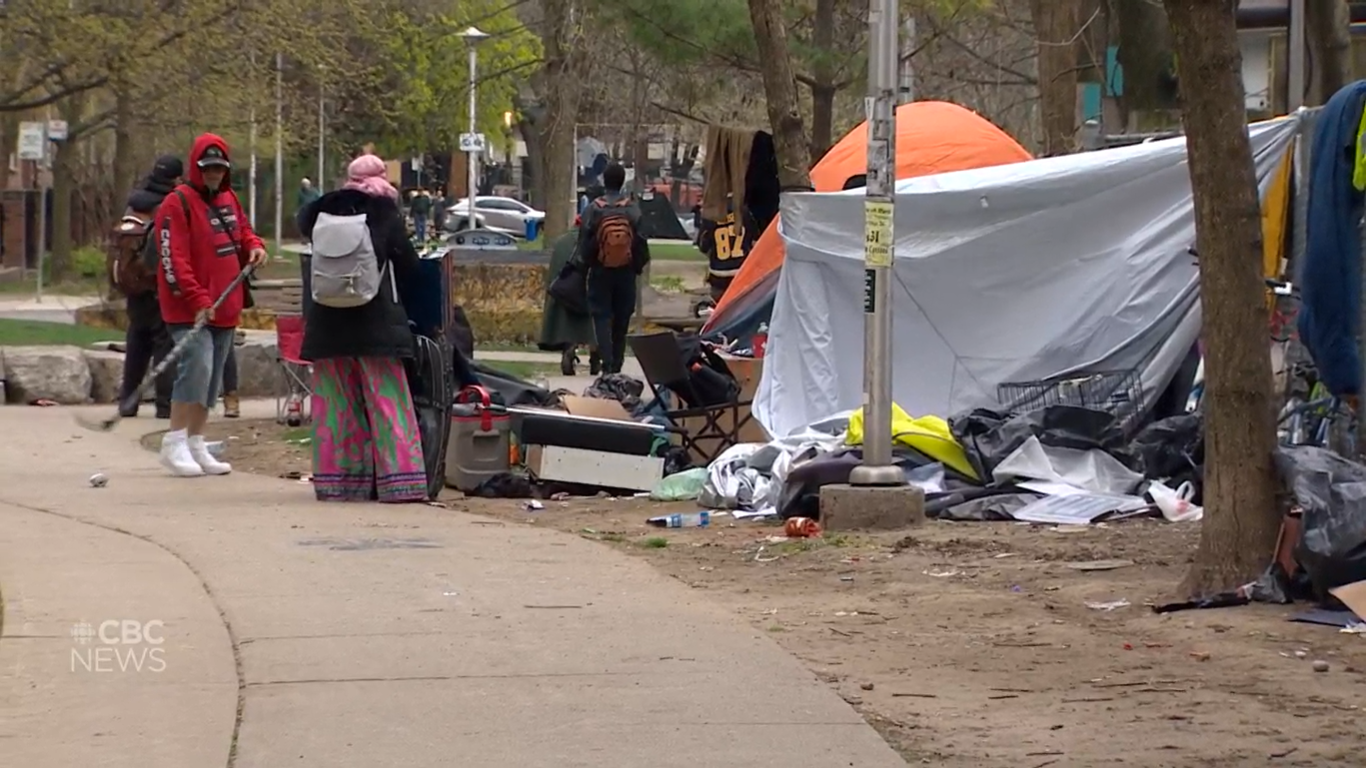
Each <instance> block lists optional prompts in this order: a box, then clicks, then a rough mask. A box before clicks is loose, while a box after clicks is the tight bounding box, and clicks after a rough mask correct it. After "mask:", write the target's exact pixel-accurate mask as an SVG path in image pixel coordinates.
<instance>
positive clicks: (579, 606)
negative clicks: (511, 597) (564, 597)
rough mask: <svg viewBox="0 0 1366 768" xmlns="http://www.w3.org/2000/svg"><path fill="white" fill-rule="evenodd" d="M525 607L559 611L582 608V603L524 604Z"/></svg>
mask: <svg viewBox="0 0 1366 768" xmlns="http://www.w3.org/2000/svg"><path fill="white" fill-rule="evenodd" d="M522 607H523V608H542V609H545V610H547V611H558V610H564V609H568V608H582V607H583V606H582V605H523V606H522Z"/></svg>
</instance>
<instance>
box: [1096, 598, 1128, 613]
mask: <svg viewBox="0 0 1366 768" xmlns="http://www.w3.org/2000/svg"><path fill="white" fill-rule="evenodd" d="M1086 607H1087V608H1090V609H1091V610H1093V611H1113V610H1115V609H1117V608H1128V607H1129V601H1128V600H1112V601H1110V602H1108V603H1090V602H1088V603H1087V604H1086Z"/></svg>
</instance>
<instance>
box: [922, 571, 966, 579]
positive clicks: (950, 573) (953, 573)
mask: <svg viewBox="0 0 1366 768" xmlns="http://www.w3.org/2000/svg"><path fill="white" fill-rule="evenodd" d="M921 573H922V574H924V575H926V576H933V577H934V578H936V579H947V578H948V577H950V576H957V575H958V574H960V573H962V571H937V570H936V571H921Z"/></svg>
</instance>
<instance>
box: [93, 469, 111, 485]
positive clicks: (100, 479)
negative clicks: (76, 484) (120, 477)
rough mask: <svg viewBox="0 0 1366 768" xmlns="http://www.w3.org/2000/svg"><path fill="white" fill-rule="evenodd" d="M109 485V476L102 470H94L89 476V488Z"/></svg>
mask: <svg viewBox="0 0 1366 768" xmlns="http://www.w3.org/2000/svg"><path fill="white" fill-rule="evenodd" d="M106 485H109V478H108V477H107V476H106V475H105V474H104V473H103V472H96V473H95V474H93V475H91V476H90V487H91V488H103V487H105V486H106Z"/></svg>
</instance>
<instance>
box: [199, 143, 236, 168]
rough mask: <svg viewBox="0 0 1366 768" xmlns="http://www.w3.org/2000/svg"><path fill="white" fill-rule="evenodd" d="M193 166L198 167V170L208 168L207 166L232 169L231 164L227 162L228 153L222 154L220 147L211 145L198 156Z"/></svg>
mask: <svg viewBox="0 0 1366 768" xmlns="http://www.w3.org/2000/svg"><path fill="white" fill-rule="evenodd" d="M195 165H198V166H199V167H200V168H208V167H209V166H214V165H216V166H219V167H221V168H231V167H232V163H230V162H228V153H226V152H224V151H223V148H222V147H220V146H217V145H213V144H211V145H209V147H208V148H207V149H205V150H204V154H202V155H200V156H199V160H198V161H196V162H195Z"/></svg>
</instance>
